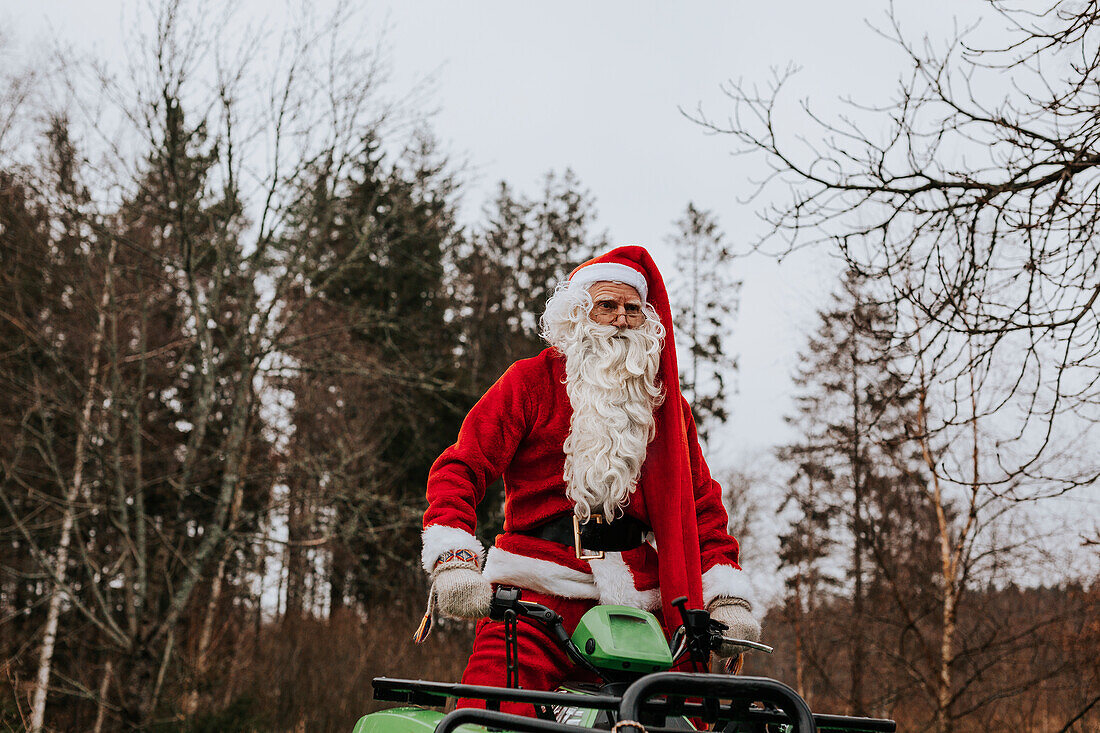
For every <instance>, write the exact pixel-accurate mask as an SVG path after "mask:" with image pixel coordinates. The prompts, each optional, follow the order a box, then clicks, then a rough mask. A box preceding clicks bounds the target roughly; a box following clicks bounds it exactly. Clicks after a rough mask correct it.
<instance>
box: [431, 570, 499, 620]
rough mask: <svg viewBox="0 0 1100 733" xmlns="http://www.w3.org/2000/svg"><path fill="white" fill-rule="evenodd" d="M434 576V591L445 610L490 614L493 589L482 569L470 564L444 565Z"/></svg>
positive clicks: (470, 616) (465, 615) (468, 614)
mask: <svg viewBox="0 0 1100 733" xmlns="http://www.w3.org/2000/svg"><path fill="white" fill-rule="evenodd" d="M433 577H434V584H433V592H434V593H435V599H436V602H437V603H438V604H439V605H438V608H439V610H440V611H441V612H442V613H443V614H445V615H447V616H451V617H453V618H466V619H479V618H482V617H484V616H488V615H489V602H490V601H492V599H493V589H492V587H490V585H489V581H488V580H486V579H485V576H484V575H482V574H481V571H480V570H476V569H475V568H472V567H469V566H466V565H457V566H447V565H442V566H440V567H438V568H437V569H436V571H435V573H433Z"/></svg>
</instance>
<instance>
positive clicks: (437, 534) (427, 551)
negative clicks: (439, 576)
mask: <svg viewBox="0 0 1100 733" xmlns="http://www.w3.org/2000/svg"><path fill="white" fill-rule="evenodd" d="M421 538H422V539H423V541H424V549H423V551H421V553H420V562H421V563H423V565H424V571H425V572H428V573H430V572H432V569H433V568H434V567H435V561H436V560H438V559H439V556H440V555H442V554H443V553H444V552H446V551H447V550H473V551H474V552H475V553H476V554H477V562H478V565H481V563H482V561H483V560H485V548H484V547H482V545H481V543H480V542H478V541H477V537H474V536H473V535H472V534H470V533H469V532H467V531H466V530H464V529H459V528H458V527H448V526H447V525H445V524H432V525H429V526H427V527H425V528H424V533H423V534H422V535H421Z"/></svg>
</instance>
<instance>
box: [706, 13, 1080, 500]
mask: <svg viewBox="0 0 1100 733" xmlns="http://www.w3.org/2000/svg"><path fill="white" fill-rule="evenodd" d="M989 7H990V12H991V13H993V14H995V15H996V17H997V18H1000V19H1002V20H1003V21H1005V23H1007V25H1008V31H1007V34H1006V40H1004V41H1003V43H1001V44H999V45H984V46H983V45H980V44H981V43H982V42H981V41H980V40H978V39H977V38H975V37H974V36H973V34H970V35H968V34H967V33H963V34H961V35H960V36H959V37H958V38H956V39H954V40H953V41H952V42H951V43H949V44H947V45H946V46H945V47H942V48H940V47H938V46H937V45H935V44H933V43H932V42H931V41H927V40H926V41H925V42H924V43H923V44H914V43H910V42H909V41H908V40H907V38H906V36H905V34H904V33H903V32H902V29H901V28H900V25H899V23H898V21H897V19H896V16H895V15H894V14H893V13H892V12H891V14H890V15H889V20H888V24H887V27H886V29H885V30H884V31H883V33H884V34H885V35H887V36H888V37H889V38H891V39H893V40H894V41H896V43H897V44H898V46H899V47H900V48H901V49H902V50H903V51H904V52H905V53H906V54H907V56H908V58H909V60H910V62H911V73H910V74H909V75H908V76H907V77H906V78H904V79H902V81H901V84H900V89H899V92H898V95H897V97H895V98H894V99H893V100H891V101H890V102H889V103H886V104H877V105H874V106H873V107H869V106H861V105H856V104H854V103H853V105H852V111H851V113H850V114H849V115H845V116H841V117H839V118H838V119H836V120H835V121H830V120H828V119H826V118H823V117H821V116H819V115H817V114H815V113H814V112H813V111H812V110H811V108H810V107H809V106H808V105H807V106H804V112H805V115H806V118H807V120H808V122H809V123H810V124H811V125H816V127H817V130H818V133H819V134H818V135H817V136H816V138H817V139H816V140H815V136H813V135H801V136H799V137H798V138H793V137H788V136H786V135H784V134H783V132H782V129H783V128H782V125H780V120H779V119H778V115H779V114H780V113H779V111H778V109H779V103H780V101H781V95H782V93H783V90H784V88H785V85H786V84H787V82H788V81H789V79H790V76H791V74H792V73H793V72H792V71H790V70H789V71H788V72H786V73H782V74H779V75H777V76H776V78H775V79H774V80H773V81H772V82H771V83H770V84H769V85H767V86H766V88H764V89H762V90H759V89H757V88H756V87H750V86H747V85H745V84H742V83H731V84H729V85H728V86H727V87H726V88H725V90H724V91H725V92H726V94H727V95H728V96H729V98H730V99H731V100H732V101H733V111H732V113H731V116H730V117H729V119H728V120H726V121H724V122H723V121H717V120H715V119H713V118H711V117H710V116H709V115H707V114H706V113H704V112H703V111H702V110H701V109H700V111H699V112H698V113H697V115H696V117H695V118H696V120H697V121H698V122H699V123H700V124H702V125H704V126H706V127H707V128H709V129H711V130H713V131H716V132H720V133H724V134H728V135H731V136H733V137H734V138H735V139H736V140H737V141H738V142H739V143H740V145H741V146H743V149H744V150H745V151H751V152H756V153H760V154H763V156H764V158H765V159H766V160H767V162H768V164H769V165H770V166H771V170H772V175H771V176H769V177H768V178H767V180H765V181H764V182H763V183H762V184H761V189H760V190H761V192H763V191H766V190H770V189H771V187H772V186H773V185H774V186H779V185H786V186H789V188H788V191H789V198H788V199H787V201H786V202H785V203H779V204H777V205H775V206H772V207H770V208H768V209H767V210H766V211H765V213H764V215H765V217H766V218H767V220H768V221H769V222H770V224H771V228H770V230H769V233H768V234H767V235H766V236H765V237H764V238H763V239H762V240H761V241H760V242H758V243H757V247H758V248H761V249H763V248H765V247H767V246H770V244H771V243H778V246H779V251H780V252H789V251H791V250H793V249H795V248H798V247H800V246H804V245H808V244H812V243H818V242H821V243H824V242H828V243H832V244H834V245H835V246H836V248H837V250H838V251H839V253H840V254H842V255H843V256H844V257H845V258H846V260H847V262H848V264H849V266H850V267H852V268H854V269H855V270H857V271H858V272H861V273H863V274H865V275H867V276H869V277H872V278H874V279H876V280H878V281H880V282H881V283H883V284H885V285H886V286H888V288H889V289H890V291H891V293H892V298H893V300H894V301H895V302H897V303H898V305H899V308H904V309H905V310H906V311H907V312H908V314H909V315H911V316H912V319H913V320H912V324H911V325H912V328H913V332H915V331H916V330H920V331H922V332H923V333H922V337H921V340H922V344H923V348H925V349H927V350H929V352H930V353H940V352H943V353H951V355H952V357H953V358H952V359H951V360H950V361H948V360H944V359H940V365H941V367H942V370H941V376H945V375H946V374H947V370H948V368H950V369H951V370H952V372H953V378H955V379H957V380H959V390H960V392H962V393H965V389H966V388H965V384H966V383H967V380H968V379H969V376H968V374H970V373H971V372H974V371H977V372H980V373H985V374H989V375H990V376H991V377H993V378H994V379H991V380H990V381H988V382H984V383H982V384H981V385H980V386H981V390H982V392H983V394H985V395H987V397H988V399H986V400H984V401H983V404H982V416H987V415H996V416H997V419H998V420H1008V419H1009V418H1007V417H1004V416H1007V415H1009V414H1014V412H1015V411H1017V410H1019V411H1021V412H1022V413H1023V414H1024V415H1025V416H1026V417H1025V419H1024V420H1023V421H1022V422H1017V421H1015V420H1013V421H1012V424H1011V426H1010V428H1009V429H1008V430H1007V431H1006V435H1004V436H1003V438H1002V439H1001V440H1000V441H999V443H998V444H997V446H996V447H995V448H994V449H993V450H995V456H994V458H995V462H996V465H997V470H993V471H988V472H987V473H986V475H985V476H984V478H983V480H984V481H987V482H990V483H996V484H1000V485H1002V486H1007V485H1008V484H1009V483H1010V482H1011V480H1012V478H1013V477H1015V476H1025V477H1032V478H1036V479H1039V478H1049V479H1052V480H1051V481H1048V482H1042V483H1040V482H1037V481H1033V482H1028V483H1026V484H1016V486H1018V487H1027V488H1029V489H1031V491H1030V493H1029V495H1028V497H1029V498H1034V497H1036V496H1039V495H1042V496H1048V495H1051V494H1054V493H1058V492H1061V491H1065V490H1067V489H1070V488H1072V487H1075V486H1079V485H1083V484H1089V483H1091V482H1093V481H1095V479H1096V478H1097V476H1098V472H1100V466H1097V465H1096V463H1095V460H1094V458H1095V456H1094V455H1091V456H1086V455H1084V453H1086V452H1087V451H1085V450H1084V447H1085V446H1086V445H1087V442H1086V441H1087V440H1088V439H1090V436H1091V435H1092V433H1091V431H1092V430H1093V426H1094V425H1095V424H1096V423H1097V422H1100V414H1098V413H1097V404H1098V402H1100V362H1098V360H1097V353H1098V351H1100V287H1098V285H1097V283H1098V282H1100V277H1098V273H1100V270H1098V268H1100V245H1098V244H1097V243H1098V242H1100V239H1098V238H1097V236H1096V232H1097V226H1098V224H1100V209H1098V207H1097V203H1096V190H1097V186H1098V185H1100V168H1098V166H1100V152H1098V151H1097V147H1096V145H1097V139H1098V137H1097V136H1098V135H1100V102H1098V98H1097V92H1096V86H1095V78H1096V75H1097V73H1098V72H1100V52H1098V51H1097V49H1098V48H1100V42H1098V34H1100V24H1098V23H1097V19H1098V18H1100V5H1098V4H1097V3H1096V2H1085V3H1070V2H1059V3H1057V4H1055V5H1054V6H1053V7H1051V8H1050V9H1049V10H1047V11H1046V12H1041V13H1033V12H1029V11H1025V10H1023V9H1016V8H1013V7H1011V6H1010V5H1009V4H1008V3H1002V2H990V4H989ZM989 43H990V44H992V42H989ZM957 335H963V336H980V337H981V339H980V340H979V341H978V342H977V346H978V348H977V349H975V350H973V351H970V350H968V349H966V348H960V346H959V344H960V341H959V339H957V338H955V337H956V336H957ZM963 341H964V342H965V339H963ZM949 419H955V420H956V422H958V421H963V422H965V421H966V420H968V419H970V418H969V416H966V415H960V416H955V417H954V418H951V417H950V416H949ZM1074 457H1076V458H1077V460H1073V458H1074ZM1040 486H1041V488H1039V487H1040ZM1006 491H1007V489H1006Z"/></svg>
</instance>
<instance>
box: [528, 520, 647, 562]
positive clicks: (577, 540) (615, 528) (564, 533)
mask: <svg viewBox="0 0 1100 733" xmlns="http://www.w3.org/2000/svg"><path fill="white" fill-rule="evenodd" d="M513 531H514V530H513ZM649 531H650V529H649V527H648V526H646V524H645V523H644V522H642V521H640V520H638V519H635V518H634V517H630V516H624V517H619V518H618V519H616V520H615V521H613V522H605V521H603V517H602V516H596V517H593V518H592V519H590V520H588V521H587V522H584V523H583V524H582V523H581V522H580V521H579V520H578V519H576V517H575V516H574V515H572V514H561V515H558V516H556V517H554V518H553V519H551V520H550V521H548V522H543V523H542V524H540V525H538V526H537V527H532V528H531V529H528V530H523V531H520V532H517V534H524V535H527V536H529V537H538V538H540V539H544V540H550V541H551V542H560V543H561V544H563V545H570V546H571V547H573V548H574V549H575V550H576V553H577V557H579V558H581V559H582V560H596V559H600V558H602V557H603V554H604V553H605V552H625V551H627V550H633V549H634V548H635V547H638V546H640V545H641V544H642V543H643V542H645V536H646V534H647V533H648V532H649ZM586 550H587V551H591V552H594V553H597V554H592V555H588V554H585V551H586Z"/></svg>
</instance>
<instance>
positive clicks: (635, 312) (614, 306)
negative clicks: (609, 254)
mask: <svg viewBox="0 0 1100 733" xmlns="http://www.w3.org/2000/svg"><path fill="white" fill-rule="evenodd" d="M588 293H589V295H591V296H592V310H590V311H589V312H588V317H589V318H591V319H592V320H593V321H595V322H596V323H599V324H601V325H604V326H618V327H619V328H637V327H638V326H640V325H642V323H644V322H645V314H644V313H642V296H641V295H639V294H638V291H637V290H635V289H634V288H633V287H631V286H629V285H623V284H622V283H613V282H603V281H601V282H595V283H592V285H591V286H589V288H588Z"/></svg>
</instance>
